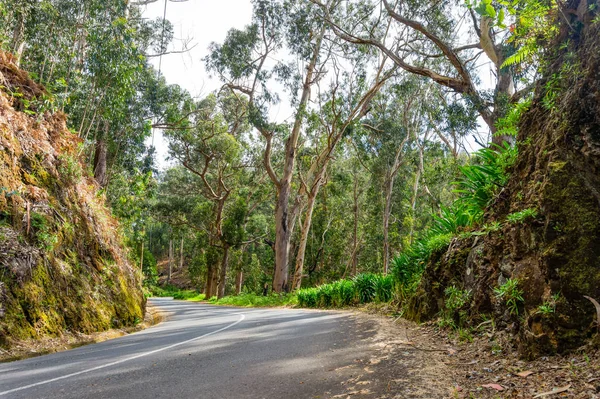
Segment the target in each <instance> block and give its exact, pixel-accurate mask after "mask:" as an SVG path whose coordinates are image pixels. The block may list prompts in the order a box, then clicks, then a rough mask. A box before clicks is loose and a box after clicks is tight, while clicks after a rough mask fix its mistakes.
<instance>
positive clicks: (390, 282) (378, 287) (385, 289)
mask: <svg viewBox="0 0 600 399" xmlns="http://www.w3.org/2000/svg"><path fill="white" fill-rule="evenodd" d="M393 291H394V279H393V277H392V276H391V275H389V274H388V275H386V276H383V275H379V276H376V277H375V300H376V301H377V302H389V301H391V300H392V296H393Z"/></svg>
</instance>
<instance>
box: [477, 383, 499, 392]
mask: <svg viewBox="0 0 600 399" xmlns="http://www.w3.org/2000/svg"><path fill="white" fill-rule="evenodd" d="M482 387H484V388H492V389H495V390H496V391H504V387H503V386H502V385H498V384H485V385H482Z"/></svg>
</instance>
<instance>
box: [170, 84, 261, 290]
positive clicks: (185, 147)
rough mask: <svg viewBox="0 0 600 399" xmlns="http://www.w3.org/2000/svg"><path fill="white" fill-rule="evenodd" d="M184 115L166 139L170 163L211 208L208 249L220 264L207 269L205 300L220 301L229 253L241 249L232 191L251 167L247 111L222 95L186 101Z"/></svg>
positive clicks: (238, 205)
mask: <svg viewBox="0 0 600 399" xmlns="http://www.w3.org/2000/svg"><path fill="white" fill-rule="evenodd" d="M184 111H187V112H186V114H185V115H184V118H182V119H181V120H180V121H178V122H179V124H177V125H174V126H173V128H172V129H169V130H166V131H165V136H166V137H167V139H168V141H169V153H170V155H171V157H172V158H173V159H175V160H177V161H178V162H179V163H180V164H181V165H182V166H183V167H184V168H186V169H187V170H188V171H189V172H191V173H192V174H194V175H195V176H197V177H198V178H199V180H200V183H201V185H200V189H201V190H200V194H201V195H202V196H204V198H206V199H207V200H208V201H210V202H211V203H212V204H213V205H212V218H211V219H212V222H211V225H210V228H209V229H208V233H209V245H210V246H212V247H218V248H219V249H220V251H221V259H220V267H218V265H216V264H212V263H211V264H207V278H206V281H207V285H206V296H207V297H209V298H210V297H212V296H213V295H214V294H215V293H217V294H218V296H219V297H222V296H223V295H224V293H225V284H226V282H225V278H226V275H227V267H228V264H229V255H230V254H229V250H230V249H231V248H232V247H236V246H238V245H240V244H241V241H243V240H242V239H243V236H244V231H243V225H244V220H245V218H246V212H247V210H246V208H245V206H246V205H245V202H244V201H243V199H242V198H239V196H238V195H237V190H238V189H239V180H240V178H241V175H242V174H243V172H244V169H245V168H246V167H249V166H251V165H249V164H248V162H249V159H247V158H246V157H245V154H244V146H245V144H244V134H245V133H247V131H248V124H247V119H246V114H247V107H245V106H244V103H243V102H240V101H232V99H231V97H228V95H227V93H223V94H222V95H221V96H216V95H209V96H208V97H206V98H204V99H202V100H201V101H198V102H195V101H191V102H189V103H188V109H187V110H186V109H184ZM240 201H242V202H240ZM215 260H216V259H215ZM217 282H218V287H217Z"/></svg>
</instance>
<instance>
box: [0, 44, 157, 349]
mask: <svg viewBox="0 0 600 399" xmlns="http://www.w3.org/2000/svg"><path fill="white" fill-rule="evenodd" d="M46 95H47V94H46V92H45V89H44V88H43V87H41V86H38V85H37V84H36V83H35V82H33V81H32V80H31V79H30V78H29V77H28V75H27V74H26V73H25V72H23V71H21V70H19V69H18V68H17V67H16V66H15V65H14V63H12V61H11V59H10V56H9V55H7V54H3V53H0V346H3V347H8V346H10V344H11V342H12V341H14V340H18V339H27V338H39V337H41V336H44V335H60V334H61V333H62V332H63V331H66V330H69V331H71V332H83V333H90V332H93V331H101V330H106V329H108V328H111V327H121V326H125V325H132V324H134V323H136V322H137V321H139V320H141V319H143V312H144V306H145V301H144V297H143V295H142V292H141V285H140V275H139V273H138V272H137V271H135V270H134V269H133V268H132V267H131V265H130V264H129V263H128V261H127V257H126V253H125V252H124V249H123V247H122V245H121V242H120V238H119V234H118V225H117V223H116V221H115V220H114V219H113V218H112V216H111V214H110V211H109V210H108V209H107V207H106V206H105V204H104V199H103V197H102V196H101V195H100V193H99V190H98V185H97V183H96V182H95V181H94V179H93V178H92V177H90V176H89V173H88V172H86V171H85V170H84V169H83V167H82V165H81V163H80V161H79V154H80V144H81V140H80V139H79V138H78V136H76V135H74V134H73V133H71V132H70V131H69V130H68V129H67V127H66V122H65V121H66V119H65V116H64V115H63V114H61V113H50V112H49V111H45V110H44V107H45V106H46V105H47V104H45V103H44V99H45V98H46Z"/></svg>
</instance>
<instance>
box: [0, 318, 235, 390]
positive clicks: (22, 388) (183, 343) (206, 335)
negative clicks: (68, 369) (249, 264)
mask: <svg viewBox="0 0 600 399" xmlns="http://www.w3.org/2000/svg"><path fill="white" fill-rule="evenodd" d="M210 313H217V314H219V313H223V312H210ZM228 314H232V315H239V316H240V318H239V319H238V321H236V322H235V323H232V324H229V325H227V326H225V327H223V328H219V329H218V330H215V331H212V332H209V333H206V334H203V335H200V336H199V337H195V338H192V339H188V340H187V341H182V342H178V343H176V344H173V345H169V346H165V347H164V348H160V349H155V350H153V351H150V352H145V353H140V354H137V355H135V356H131V357H127V358H125V359H121V360H117V361H115V362H112V363H107V364H103V365H101V366H96V367H92V368H90V369H86V370H81V371H78V372H76V373H71V374H66V375H63V376H60V377H56V378H52V379H49V380H45V381H40V382H36V383H35V384H29V385H25V386H22V387H18V388H14V389H11V390H8V391H4V392H0V396H5V395H8V394H9V393H14V392H18V391H24V390H26V389H29V388H33V387H37V386H40V385H45V384H49V383H51V382H55V381H60V380H64V379H67V378H71V377H75V376H77V375H80V374H85V373H90V372H92V371H96V370H101V369H105V368H107V367H112V366H115V365H117V364H121V363H125V362H128V361H130V360H134V359H139V358H140V357H145V356H149V355H153V354H155V353H159V352H163V351H166V350H169V349H172V348H175V347H177V346H181V345H185V344H189V343H190V342H194V341H197V340H199V339H202V338H206V337H208V336H210V335H214V334H217V333H220V332H221V331H225V330H227V329H229V328H231V327H233V326H235V325H237V324H239V323H241V322H242V321H243V320H244V319H245V318H246V316H245V315H244V314H243V313H228Z"/></svg>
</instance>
